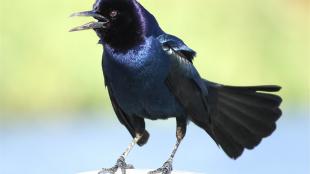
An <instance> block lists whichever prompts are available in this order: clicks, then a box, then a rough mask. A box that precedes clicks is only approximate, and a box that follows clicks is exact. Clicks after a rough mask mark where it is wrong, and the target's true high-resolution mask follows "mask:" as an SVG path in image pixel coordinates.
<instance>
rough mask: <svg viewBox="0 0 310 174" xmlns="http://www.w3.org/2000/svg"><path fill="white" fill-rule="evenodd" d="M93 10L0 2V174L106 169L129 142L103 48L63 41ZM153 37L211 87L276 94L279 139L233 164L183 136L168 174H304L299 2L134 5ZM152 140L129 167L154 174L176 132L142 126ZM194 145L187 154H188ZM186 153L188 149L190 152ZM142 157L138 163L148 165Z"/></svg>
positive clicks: (307, 59)
mask: <svg viewBox="0 0 310 174" xmlns="http://www.w3.org/2000/svg"><path fill="white" fill-rule="evenodd" d="M93 2H94V0H69V1H63V0H20V1H9V0H0V173H1V174H2V173H3V174H16V173H21V172H22V173H27V174H28V173H29V174H42V173H44V174H55V173H57V174H70V173H78V172H81V171H87V170H94V169H96V168H100V167H109V166H112V165H114V162H115V161H114V159H116V158H117V157H118V155H119V154H120V152H121V151H122V150H123V148H124V147H125V146H126V145H127V142H129V141H130V140H131V137H130V135H129V133H128V132H127V130H126V128H124V127H123V126H122V125H121V124H120V123H119V122H118V121H117V118H116V117H115V114H114V113H113V111H112V107H111V104H110V101H109V98H108V95H107V91H106V89H105V87H104V80H103V75H102V70H101V55H102V46H101V45H98V44H96V43H97V41H98V38H97V36H96V34H95V33H94V32H92V31H84V32H78V33H69V32H68V30H69V29H70V28H72V27H75V26H77V25H80V24H83V23H85V22H89V20H91V19H88V18H69V15H70V14H71V13H73V12H77V11H84V10H89V9H91V7H92V4H93ZM141 3H142V4H143V5H144V6H145V7H146V8H147V9H148V10H150V11H151V12H152V13H153V14H154V15H155V16H156V17H157V19H158V21H159V23H160V24H161V26H162V28H163V29H164V30H165V31H166V32H168V33H171V34H174V35H176V36H178V37H180V38H182V39H183V40H184V41H185V42H186V43H187V45H189V46H190V47H191V48H193V49H194V50H196V51H197V52H198V56H197V57H196V59H195V61H194V64H195V66H196V67H197V69H198V70H199V72H200V73H201V75H202V76H203V77H204V78H206V79H208V80H211V81H215V82H219V83H224V84H229V85H261V84H277V85H281V86H282V87H283V90H281V92H280V93H279V94H280V95H281V96H282V97H283V99H284V100H283V101H284V102H283V105H282V106H281V107H282V109H283V116H282V117H281V119H280V120H279V121H278V122H277V130H276V131H275V132H274V133H273V135H272V136H271V137H269V138H267V139H266V140H264V141H263V142H262V143H261V144H260V145H259V147H257V148H256V149H255V150H253V151H251V152H248V151H246V152H245V153H244V155H242V157H241V158H239V159H238V160H237V161H233V160H231V159H229V158H227V157H226V155H225V154H224V152H223V151H221V150H219V149H218V147H217V146H216V144H215V143H214V142H213V140H212V139H211V138H210V137H209V136H207V135H206V133H205V132H203V131H202V130H201V129H200V128H198V127H197V126H195V125H194V124H189V128H188V131H187V136H186V138H185V140H184V141H183V143H182V147H181V148H180V150H179V152H178V154H177V157H176V159H175V166H174V168H175V169H177V170H192V171H202V173H210V174H211V173H212V174H227V173H230V174H248V173H251V174H262V173H269V174H272V173H281V174H292V173H298V174H303V173H310V168H309V164H310V139H309V137H310V94H309V92H310V77H309V76H310V43H309V42H310V28H309V27H310V3H309V0H191V1H190V0H141ZM146 125H147V129H148V131H149V132H150V133H151V139H150V141H149V143H148V144H147V146H144V147H143V148H141V149H140V148H139V150H138V148H137V150H135V152H134V153H132V154H131V155H130V156H129V159H128V162H130V163H133V164H134V165H135V166H136V167H138V168H153V169H155V168H157V167H159V166H160V165H161V164H162V162H164V160H166V158H167V155H168V153H170V150H171V148H172V146H173V144H174V143H175V121H174V120H173V119H172V120H168V121H166V120H165V121H159V120H158V121H155V122H153V121H148V120H147V121H146ZM193 145H194V146H193ZM193 147H195V148H193ZM146 157H147V158H146Z"/></svg>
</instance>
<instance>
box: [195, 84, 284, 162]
mask: <svg viewBox="0 0 310 174" xmlns="http://www.w3.org/2000/svg"><path fill="white" fill-rule="evenodd" d="M205 83H206V85H207V87H208V92H209V94H208V96H207V98H206V100H207V101H208V103H209V104H208V107H209V112H210V113H209V116H210V117H209V119H210V122H211V124H210V125H207V126H204V129H205V130H206V131H207V132H208V134H209V135H210V136H211V137H212V138H213V139H214V140H215V141H216V142H217V144H218V145H220V146H221V148H222V149H223V150H224V151H225V153H226V154H227V155H228V156H229V157H231V158H234V159H236V158H238V157H239V156H240V155H241V154H242V152H243V150H244V148H246V149H253V148H254V147H255V146H257V145H258V144H259V143H260V142H261V140H262V138H264V137H267V136H269V135H270V134H271V133H272V132H273V131H274V130H275V129H276V123H275V122H276V121H277V120H278V119H279V117H280V116H281V110H280V108H279V105H280V104H281V102H282V99H281V98H280V97H279V96H277V95H274V94H270V93H266V92H277V91H279V90H280V89H281V87H279V86H273V85H268V86H249V87H236V86H224V85H218V84H215V83H212V82H209V81H205ZM201 126H202V125H200V127H201Z"/></svg>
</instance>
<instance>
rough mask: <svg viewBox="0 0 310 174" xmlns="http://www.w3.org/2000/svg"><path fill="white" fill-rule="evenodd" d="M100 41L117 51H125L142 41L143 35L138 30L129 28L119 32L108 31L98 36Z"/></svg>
mask: <svg viewBox="0 0 310 174" xmlns="http://www.w3.org/2000/svg"><path fill="white" fill-rule="evenodd" d="M100 43H103V44H104V45H108V46H109V47H111V48H113V49H114V50H117V51H119V52H126V51H128V50H130V49H132V48H134V47H136V46H138V45H141V44H143V43H144V35H143V33H142V32H140V31H139V30H136V31H134V30H130V29H128V30H127V31H124V32H119V33H109V34H108V35H106V36H104V37H100Z"/></svg>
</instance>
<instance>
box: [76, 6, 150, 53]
mask: <svg viewBox="0 0 310 174" xmlns="http://www.w3.org/2000/svg"><path fill="white" fill-rule="evenodd" d="M71 16H91V17H93V18H95V19H96V20H97V21H96V22H90V23H87V24H84V25H82V26H79V27H76V28H73V29H72V30H70V31H80V30H87V29H94V30H95V31H96V33H97V35H98V36H99V37H100V39H101V41H102V42H103V43H104V44H108V45H110V46H111V47H112V48H115V49H128V48H130V47H133V46H135V45H137V44H138V43H140V42H142V41H143V38H144V30H145V29H144V22H143V15H142V12H141V8H140V5H139V3H138V2H137V1H136V0H97V1H96V2H95V4H94V5H93V10H91V11H85V12H78V13H74V14H72V15H71Z"/></svg>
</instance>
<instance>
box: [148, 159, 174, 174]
mask: <svg viewBox="0 0 310 174" xmlns="http://www.w3.org/2000/svg"><path fill="white" fill-rule="evenodd" d="M172 170H173V169H172V160H168V161H167V162H165V163H164V165H163V166H162V167H161V168H158V169H156V170H154V171H150V172H148V174H157V173H161V174H171V172H172Z"/></svg>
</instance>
